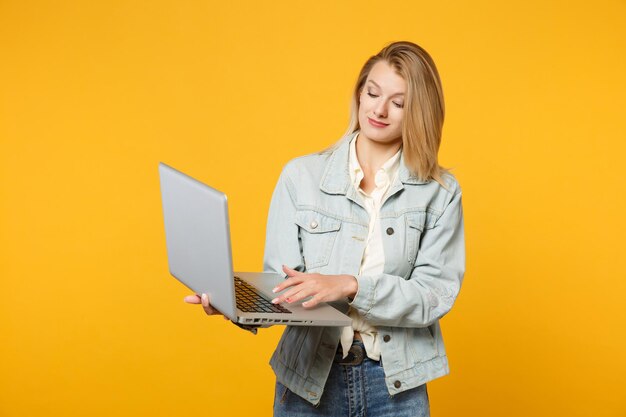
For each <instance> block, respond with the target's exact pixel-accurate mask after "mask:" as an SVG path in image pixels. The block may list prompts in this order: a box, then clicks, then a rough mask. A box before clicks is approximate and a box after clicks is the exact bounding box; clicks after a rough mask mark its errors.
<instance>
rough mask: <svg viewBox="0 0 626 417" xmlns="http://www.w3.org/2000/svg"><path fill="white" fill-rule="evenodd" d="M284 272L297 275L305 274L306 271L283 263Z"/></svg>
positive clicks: (292, 275)
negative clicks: (297, 269)
mask: <svg viewBox="0 0 626 417" xmlns="http://www.w3.org/2000/svg"><path fill="white" fill-rule="evenodd" d="M283 272H284V273H285V274H287V275H288V276H290V277H297V276H299V275H304V272H300V271H296V270H295V269H291V268H289V267H288V266H287V265H283Z"/></svg>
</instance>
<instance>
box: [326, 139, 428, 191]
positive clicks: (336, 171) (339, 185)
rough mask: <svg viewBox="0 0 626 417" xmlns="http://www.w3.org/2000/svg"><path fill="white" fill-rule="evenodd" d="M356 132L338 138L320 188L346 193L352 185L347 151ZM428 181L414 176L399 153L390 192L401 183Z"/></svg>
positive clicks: (399, 187) (423, 182) (400, 186)
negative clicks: (397, 165) (396, 171)
mask: <svg viewBox="0 0 626 417" xmlns="http://www.w3.org/2000/svg"><path fill="white" fill-rule="evenodd" d="M357 133H358V131H357V132H352V133H350V134H349V135H347V136H344V138H343V139H341V140H340V142H339V144H338V145H337V147H336V148H335V150H334V151H333V152H332V153H331V155H330V157H329V159H328V163H327V164H326V169H325V170H324V174H323V175H322V180H321V181H320V190H322V191H324V192H325V193H328V194H343V195H346V194H347V193H348V191H349V190H350V187H352V184H351V183H350V171H349V168H348V166H349V164H348V160H349V153H350V141H351V140H352V139H353V138H354V137H355V136H356V134H357ZM428 182H429V181H422V180H420V179H419V178H417V177H416V176H414V175H413V174H412V173H411V171H409V169H408V168H407V166H406V165H405V163H404V153H401V154H400V166H399V167H398V176H397V178H396V181H395V183H394V184H392V185H391V188H390V190H389V191H390V193H391V192H392V190H393V192H394V193H395V191H398V190H399V189H402V188H404V187H403V184H413V185H415V184H426V183H428Z"/></svg>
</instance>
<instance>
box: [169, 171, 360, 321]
mask: <svg viewBox="0 0 626 417" xmlns="http://www.w3.org/2000/svg"><path fill="white" fill-rule="evenodd" d="M159 176H160V179H161V198H162V202H163V217H164V220H165V240H166V244H167V258H168V263H169V269H170V273H171V274H172V275H173V276H174V277H175V278H176V279H178V280H179V281H180V282H182V283H183V284H185V285H186V286H187V287H188V288H190V289H191V290H192V291H194V292H195V293H196V294H202V293H206V294H208V295H209V298H210V300H211V305H213V306H215V308H217V309H218V310H219V311H220V312H221V313H222V314H224V315H225V316H226V317H228V318H229V319H231V320H232V321H233V322H235V323H239V324H242V325H259V326H263V327H266V326H269V325H274V324H284V325H292V326H293V325H295V326H350V325H351V323H352V320H351V319H350V318H349V317H348V316H346V315H345V314H343V313H341V312H339V311H338V310H336V309H335V308H334V307H332V306H330V305H328V304H320V305H318V306H316V307H314V308H311V309H305V308H304V307H302V305H301V304H302V303H301V302H300V303H293V304H281V305H274V304H272V303H271V302H270V300H272V299H273V298H275V297H276V294H273V293H272V288H274V287H275V286H276V285H278V283H280V282H281V281H283V280H284V276H283V275H279V274H273V273H260V272H233V261H232V255H231V245H230V227H229V222H228V205H227V201H226V195H225V194H223V193H221V192H220V191H218V190H216V189H214V188H211V187H209V186H208V185H205V184H203V183H201V182H200V181H197V180H195V179H193V178H191V177H190V176H188V175H185V174H183V173H182V172H180V171H177V170H175V169H174V168H172V167H170V166H168V165H166V164H164V163H162V162H161V163H159Z"/></svg>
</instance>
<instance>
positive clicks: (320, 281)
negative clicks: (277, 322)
mask: <svg viewBox="0 0 626 417" xmlns="http://www.w3.org/2000/svg"><path fill="white" fill-rule="evenodd" d="M283 271H284V272H285V274H287V277H288V278H287V279H285V281H283V282H281V283H280V284H279V285H278V286H276V288H274V290H273V291H274V292H275V293H276V292H280V291H282V290H284V289H285V288H290V289H289V290H287V291H285V292H284V293H283V294H281V295H279V296H278V297H276V298H274V299H273V300H272V303H274V304H280V303H283V302H287V303H295V302H296V301H299V300H302V299H304V298H307V297H312V298H311V299H310V300H308V301H305V302H304V303H302V306H303V307H315V306H316V305H317V304H318V303H321V302H328V301H336V300H341V299H343V298H345V297H349V298H354V296H355V295H356V293H357V291H358V289H359V284H358V282H357V280H356V278H355V277H353V276H352V275H322V274H305V273H303V272H298V271H296V270H294V269H291V268H288V267H286V266H285V265H283Z"/></svg>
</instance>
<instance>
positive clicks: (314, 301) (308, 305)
mask: <svg viewBox="0 0 626 417" xmlns="http://www.w3.org/2000/svg"><path fill="white" fill-rule="evenodd" d="M322 301H323V299H322V297H321V296H320V295H319V294H315V295H314V296H313V297H312V298H311V299H310V300H308V301H305V302H304V303H302V307H305V308H313V307H315V306H316V305H318V304H319V303H321V302H322Z"/></svg>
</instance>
